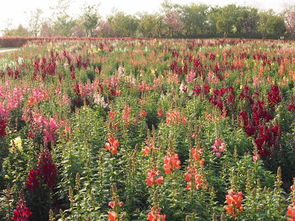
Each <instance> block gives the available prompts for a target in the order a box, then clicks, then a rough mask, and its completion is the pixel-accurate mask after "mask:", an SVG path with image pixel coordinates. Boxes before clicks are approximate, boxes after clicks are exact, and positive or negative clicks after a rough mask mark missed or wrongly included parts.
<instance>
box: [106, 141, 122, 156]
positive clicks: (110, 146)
mask: <svg viewBox="0 0 295 221" xmlns="http://www.w3.org/2000/svg"><path fill="white" fill-rule="evenodd" d="M108 141H109V142H107V143H106V144H105V148H106V150H108V151H111V153H112V154H117V153H118V152H117V149H118V147H119V146H120V143H119V141H118V140H117V139H116V138H114V137H110V138H109V139H108Z"/></svg>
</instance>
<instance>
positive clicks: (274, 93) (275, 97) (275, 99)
mask: <svg viewBox="0 0 295 221" xmlns="http://www.w3.org/2000/svg"><path fill="white" fill-rule="evenodd" d="M267 95H268V103H269V105H272V106H274V105H276V104H278V103H280V102H281V100H282V97H281V95H280V89H279V87H278V86H277V85H272V86H271V89H270V91H269V92H268V94H267Z"/></svg>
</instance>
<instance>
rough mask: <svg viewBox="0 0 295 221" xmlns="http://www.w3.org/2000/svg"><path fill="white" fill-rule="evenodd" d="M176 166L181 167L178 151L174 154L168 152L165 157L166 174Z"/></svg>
mask: <svg viewBox="0 0 295 221" xmlns="http://www.w3.org/2000/svg"><path fill="white" fill-rule="evenodd" d="M174 168H176V169H180V160H179V158H178V155H177V153H173V154H172V153H170V152H168V154H167V155H166V156H165V159H164V170H165V173H166V174H169V173H171V172H172V170H173V169H174Z"/></svg>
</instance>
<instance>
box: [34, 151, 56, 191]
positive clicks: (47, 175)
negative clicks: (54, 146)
mask: <svg viewBox="0 0 295 221" xmlns="http://www.w3.org/2000/svg"><path fill="white" fill-rule="evenodd" d="M38 170H39V172H40V177H41V178H43V180H44V181H45V183H46V184H47V186H48V187H49V188H52V187H53V186H54V185H55V182H56V167H55V164H54V162H53V160H52V157H51V153H50V152H49V150H47V149H46V150H44V151H42V152H41V153H40V156H39V160H38Z"/></svg>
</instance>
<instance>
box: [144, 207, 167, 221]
mask: <svg viewBox="0 0 295 221" xmlns="http://www.w3.org/2000/svg"><path fill="white" fill-rule="evenodd" d="M160 213H161V209H155V208H152V210H151V211H150V212H149V214H148V217H147V220H148V221H166V215H164V214H160Z"/></svg>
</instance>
